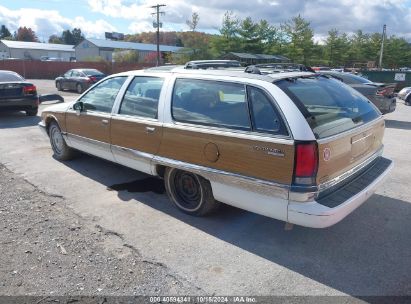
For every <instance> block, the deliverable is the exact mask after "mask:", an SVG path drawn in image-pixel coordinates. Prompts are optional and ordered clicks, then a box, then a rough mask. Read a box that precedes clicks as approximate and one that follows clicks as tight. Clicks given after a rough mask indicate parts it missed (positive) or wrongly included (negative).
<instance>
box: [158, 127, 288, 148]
mask: <svg viewBox="0 0 411 304" xmlns="http://www.w3.org/2000/svg"><path fill="white" fill-rule="evenodd" d="M163 128H170V129H178V130H185V131H192V132H199V133H204V134H212V135H220V136H227V137H235V138H239V139H246V140H257V141H264V142H269V143H274V144H283V145H294V140H292V139H290V138H289V137H280V136H274V135H270V134H268V133H258V132H252V131H242V130H235V129H224V128H219V127H215V126H205V125H196V124H190V123H183V122H174V123H167V124H164V125H163Z"/></svg>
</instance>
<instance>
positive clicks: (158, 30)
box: [151, 4, 166, 66]
mask: <svg viewBox="0 0 411 304" xmlns="http://www.w3.org/2000/svg"><path fill="white" fill-rule="evenodd" d="M162 6H166V5H165V4H157V5H153V6H152V7H151V8H154V9H155V10H156V12H155V13H152V15H156V19H157V22H156V23H154V26H155V27H157V66H159V65H160V27H161V25H162V24H161V23H160V14H163V15H164V12H160V7H162Z"/></svg>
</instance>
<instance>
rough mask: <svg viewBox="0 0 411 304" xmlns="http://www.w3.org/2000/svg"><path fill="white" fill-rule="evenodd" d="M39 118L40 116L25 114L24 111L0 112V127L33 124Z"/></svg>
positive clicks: (28, 125) (10, 127)
mask: <svg viewBox="0 0 411 304" xmlns="http://www.w3.org/2000/svg"><path fill="white" fill-rule="evenodd" d="M40 120H41V118H40V116H26V113H24V112H8V111H7V112H0V129H14V128H22V127H30V126H35V125H37V124H38V123H39V122H40Z"/></svg>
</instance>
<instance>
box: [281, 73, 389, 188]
mask: <svg viewBox="0 0 411 304" xmlns="http://www.w3.org/2000/svg"><path fill="white" fill-rule="evenodd" d="M275 84H276V85H277V86H279V87H280V88H281V89H282V90H283V91H284V92H285V93H286V94H287V95H288V96H289V97H290V98H291V99H292V100H293V102H294V103H295V104H296V105H297V107H298V108H299V109H300V111H301V112H302V114H303V115H304V117H305V118H306V120H307V122H308V124H309V125H310V127H311V129H312V131H313V133H314V135H315V137H316V139H317V147H318V154H317V155H318V171H317V174H316V176H315V179H314V180H315V184H316V185H321V184H327V183H328V182H330V181H331V180H332V179H334V181H335V180H336V181H340V180H339V179H338V178H337V177H341V179H343V178H342V176H344V174H345V173H348V172H350V171H351V169H353V168H354V167H360V166H361V164H365V163H367V162H369V161H371V160H372V158H373V156H374V155H375V154H378V152H379V151H381V149H382V138H383V135H384V120H383V119H382V117H381V115H380V114H379V113H378V111H377V110H376V109H375V107H374V106H373V105H372V103H371V102H370V101H369V100H368V99H367V98H365V97H364V96H363V95H362V94H360V93H359V92H357V91H356V90H354V89H352V88H351V87H349V86H347V85H345V84H343V83H341V82H340V81H338V80H336V79H329V78H326V77H323V76H321V75H314V74H313V75H310V76H303V77H297V78H293V79H282V80H279V81H276V82H275ZM335 178H337V179H335Z"/></svg>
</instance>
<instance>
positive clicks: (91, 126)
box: [66, 76, 127, 161]
mask: <svg viewBox="0 0 411 304" xmlns="http://www.w3.org/2000/svg"><path fill="white" fill-rule="evenodd" d="M126 79H127V77H126V76H118V77H112V78H108V79H106V80H105V81H103V82H101V83H100V84H99V85H98V86H96V87H94V88H93V89H91V90H90V91H88V92H87V93H86V94H85V95H83V96H82V97H81V98H80V99H79V102H82V103H83V105H84V111H82V112H80V113H78V112H76V111H75V110H73V108H72V107H71V108H69V110H68V111H67V113H66V129H67V133H68V134H67V135H68V139H69V141H70V145H71V146H72V147H74V148H76V149H79V150H81V151H84V152H87V153H90V154H92V155H96V156H99V157H101V158H104V159H107V160H111V161H113V160H114V157H113V154H112V153H111V148H110V125H111V112H112V108H113V105H114V102H115V100H116V98H117V96H118V93H119V91H120V89H121V87H122V85H123V84H124V82H125V81H126Z"/></svg>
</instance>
